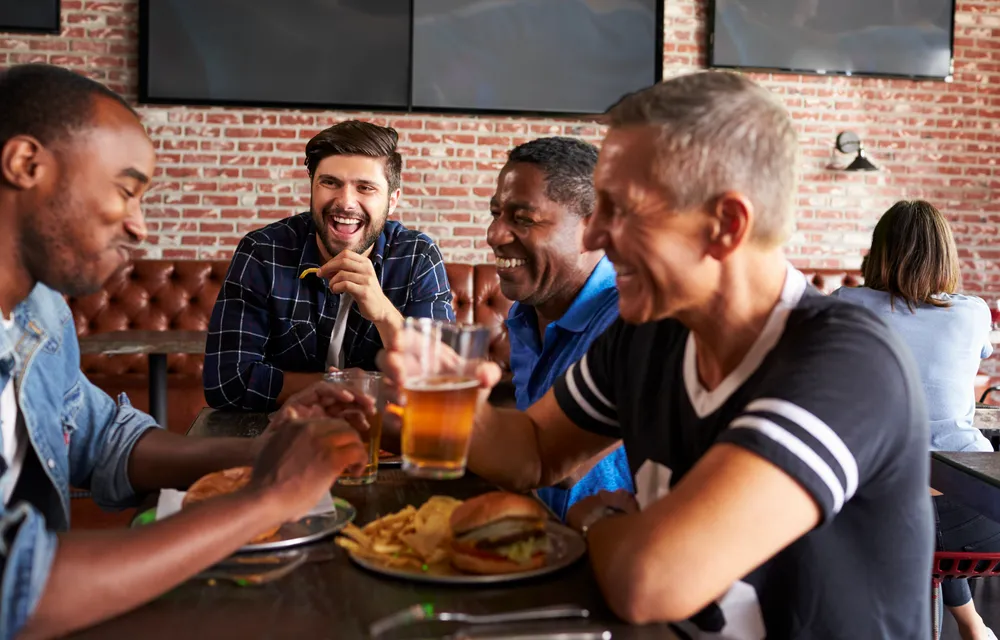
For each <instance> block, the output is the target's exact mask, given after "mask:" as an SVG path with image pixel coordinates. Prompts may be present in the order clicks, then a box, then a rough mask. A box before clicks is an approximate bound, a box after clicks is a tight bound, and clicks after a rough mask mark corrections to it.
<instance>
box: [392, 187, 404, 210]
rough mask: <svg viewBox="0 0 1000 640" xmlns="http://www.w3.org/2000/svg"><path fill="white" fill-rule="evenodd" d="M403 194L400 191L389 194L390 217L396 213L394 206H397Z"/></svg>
mask: <svg viewBox="0 0 1000 640" xmlns="http://www.w3.org/2000/svg"><path fill="white" fill-rule="evenodd" d="M402 193H403V190H402V189H396V190H395V191H393V192H392V193H390V194H389V215H390V216H391V215H392V214H393V213H395V212H396V205H397V204H399V196H400V195H401V194H402Z"/></svg>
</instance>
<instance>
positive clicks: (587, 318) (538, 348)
mask: <svg viewBox="0 0 1000 640" xmlns="http://www.w3.org/2000/svg"><path fill="white" fill-rule="evenodd" d="M617 318H618V289H616V288H615V269H614V267H613V266H612V265H611V262H610V261H609V260H608V259H607V258H602V259H601V261H600V262H599V263H597V266H596V267H595V268H594V271H593V273H591V274H590V277H589V278H587V282H586V283H585V284H584V285H583V289H581V290H580V293H579V294H577V296H576V299H575V300H573V304H571V305H570V307H569V309H567V310H566V313H565V314H563V316H562V317H561V318H559V319H558V320H556V321H555V322H553V323H551V324H549V325H548V326H547V327H545V340H544V342H542V341H540V340H539V338H538V331H537V326H538V321H537V316H536V315H535V309H534V307H531V306H527V305H522V304H520V303H518V302H515V303H514V306H512V307H511V309H510V314H509V315H508V317H507V332H508V337H509V340H510V368H511V371H512V372H513V374H514V394H515V397H516V399H517V408H518V409H520V410H521V411H524V410H525V409H527V408H528V407H530V406H531V405H533V404H534V403H535V402H537V401H538V400H539V399H541V397H542V396H544V395H545V392H546V391H548V390H549V388H550V387H552V385H553V384H554V383H555V381H556V379H557V378H558V377H559V376H561V375H562V374H563V373H565V371H566V370H567V369H568V368H569V367H570V365H572V364H573V363H574V362H576V361H578V360H580V359H581V358H583V356H584V355H586V353H587V349H588V348H589V347H590V343H591V342H593V341H594V339H595V338H597V336H599V335H601V334H602V333H604V330H605V329H607V328H608V326H610V325H611V323H612V322H614V321H615V320H616V319H617ZM602 489H603V490H605V491H616V490H618V489H627V490H628V491H633V490H634V489H633V486H632V472H631V470H630V469H629V466H628V459H627V458H626V457H625V448H624V447H619V448H617V449H615V451H614V452H613V453H611V454H609V455H608V456H607V457H606V458H604V459H603V460H601V461H600V462H599V463H598V464H597V465H596V466H595V467H594V468H593V469H591V470H590V473H588V474H587V475H586V476H584V477H583V478H581V479H580V481H579V482H577V483H576V484H575V485H573V487H572V488H570V489H560V488H557V487H546V488H544V489H539V490H538V497H539V498H541V499H542V501H544V502H545V504H547V505H548V506H549V507H550V508H551V509H552V510H553V511H554V512H555V513H556V514H558V516H559V517H560V518H562V519H565V518H566V511H567V510H568V509H569V508H570V506H572V505H573V503H575V502H576V501H577V500H579V499H580V498H584V497H586V496H589V495H593V494H595V493H597V492H598V491H600V490H602Z"/></svg>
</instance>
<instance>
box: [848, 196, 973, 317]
mask: <svg viewBox="0 0 1000 640" xmlns="http://www.w3.org/2000/svg"><path fill="white" fill-rule="evenodd" d="M861 275H862V276H864V279H865V286H866V287H868V288H870V289H876V290H878V291H885V292H887V293H888V294H889V296H890V297H889V302H890V305H891V306H895V304H894V302H895V299H896V298H901V299H902V300H903V301H904V302H906V306H907V308H909V310H910V311H915V309H914V306H915V305H917V304H920V303H928V304H932V305H934V306H936V307H947V306H949V302H948V301H947V300H942V299H941V298H940V297H936V296H937V295H938V294H941V293H955V291H956V290H957V289H958V282H959V263H958V249H957V248H956V247H955V239H954V237H952V234H951V227H950V226H949V225H948V221H947V220H946V219H945V217H944V216H943V215H941V212H940V211H938V210H937V208H936V207H935V206H934V205H932V204H931V203H929V202H926V201H924V200H900V201H899V202H897V203H896V204H894V205H892V206H891V207H890V208H889V210H888V211H886V212H885V213H884V214H882V217H881V218H879V221H878V223H877V224H876V225H875V231H874V232H873V233H872V246H871V249H870V250H869V251H868V256H867V260H865V262H864V265H863V266H862V273H861Z"/></svg>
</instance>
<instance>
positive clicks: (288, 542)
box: [136, 467, 357, 553]
mask: <svg viewBox="0 0 1000 640" xmlns="http://www.w3.org/2000/svg"><path fill="white" fill-rule="evenodd" d="M252 471H253V470H252V469H251V468H250V467H234V468H232V469H225V470H223V471H216V472H215V473H210V474H208V475H206V476H203V477H202V478H200V479H199V480H197V481H196V482H195V483H194V484H192V485H191V486H190V487H188V490H187V491H174V490H172V489H165V490H163V491H161V492H160V498H159V500H158V502H157V505H156V515H155V518H154V520H162V519H163V518H166V517H169V516H170V515H173V514H174V513H177V512H178V511H181V510H182V509H185V508H187V507H190V506H191V505H194V504H198V503H199V502H203V501H205V500H209V499H211V498H214V497H217V496H221V495H225V494H228V493H232V492H234V491H236V490H238V489H240V488H242V487H243V486H245V485H246V484H247V483H248V482H249V481H250V476H251V473H252ZM356 515H357V510H356V509H355V508H354V505H352V504H351V503H350V502H348V501H346V500H343V499H341V498H336V497H333V496H331V495H330V494H325V495H324V496H323V498H322V499H321V500H320V501H319V502H318V503H317V504H316V506H315V507H313V509H311V510H310V511H309V513H307V514H306V515H305V516H304V517H302V518H299V519H298V520H296V521H294V522H286V523H285V524H283V525H281V526H280V527H275V528H274V529H271V530H270V531H264V532H262V533H261V534H260V535H258V536H257V537H255V538H254V539H252V540H251V541H250V542H248V543H247V544H245V545H243V546H242V547H240V548H239V550H238V551H237V553H247V552H257V551H271V550H274V549H285V548H288V547H294V546H298V545H302V544H306V543H309V542H313V541H316V540H320V539H322V538H326V537H329V536H331V535H333V534H335V533H336V532H338V531H340V530H341V529H343V528H344V527H345V526H346V525H348V524H350V523H351V522H352V521H353V520H354V518H355V516H356ZM136 522H137V523H138V525H140V526H141V525H142V524H147V523H148V522H147V521H145V519H143V520H141V521H140V520H138V519H137V521H136Z"/></svg>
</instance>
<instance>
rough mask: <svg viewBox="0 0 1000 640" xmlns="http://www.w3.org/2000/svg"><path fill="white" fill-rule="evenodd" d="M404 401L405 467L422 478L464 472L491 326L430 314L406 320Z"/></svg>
mask: <svg viewBox="0 0 1000 640" xmlns="http://www.w3.org/2000/svg"><path fill="white" fill-rule="evenodd" d="M404 331H405V332H406V334H405V339H404V344H405V354H404V355H405V356H406V363H407V364H406V369H407V371H406V378H405V381H404V383H403V387H402V393H401V394H400V400H401V401H402V404H403V428H402V434H401V435H402V449H403V452H402V453H403V470H404V471H405V472H406V473H408V474H409V475H412V476H417V477H421V478H438V479H448V478H460V477H462V476H463V475H464V474H465V462H466V459H467V458H468V455H469V443H470V441H471V438H472V425H473V421H474V418H475V415H476V400H477V397H478V395H479V381H478V379H477V378H476V368H477V367H478V366H479V364H480V363H482V362H483V361H484V360H485V359H486V356H487V353H488V349H489V340H490V335H489V330H488V329H487V328H486V327H484V326H481V325H461V324H454V323H450V322H442V321H440V320H431V319H430V318H407V319H406V323H405V327H404Z"/></svg>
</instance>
